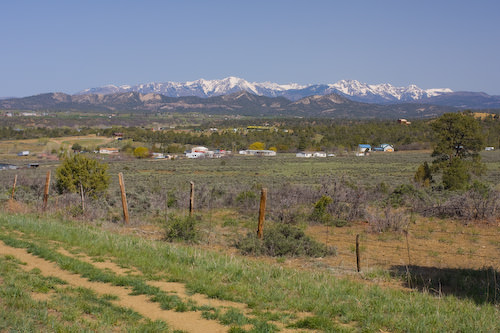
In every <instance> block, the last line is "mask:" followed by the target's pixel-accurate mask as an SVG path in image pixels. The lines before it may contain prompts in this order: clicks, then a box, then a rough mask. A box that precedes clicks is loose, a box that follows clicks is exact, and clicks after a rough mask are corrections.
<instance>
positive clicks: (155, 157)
mask: <svg viewBox="0 0 500 333" xmlns="http://www.w3.org/2000/svg"><path fill="white" fill-rule="evenodd" d="M151 157H152V158H154V159H157V160H159V159H163V158H165V154H163V153H151Z"/></svg>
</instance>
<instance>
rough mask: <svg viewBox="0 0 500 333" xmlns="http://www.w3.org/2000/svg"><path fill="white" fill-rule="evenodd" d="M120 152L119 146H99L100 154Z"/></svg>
mask: <svg viewBox="0 0 500 333" xmlns="http://www.w3.org/2000/svg"><path fill="white" fill-rule="evenodd" d="M118 153H119V150H118V148H99V154H107V155H113V154H118Z"/></svg>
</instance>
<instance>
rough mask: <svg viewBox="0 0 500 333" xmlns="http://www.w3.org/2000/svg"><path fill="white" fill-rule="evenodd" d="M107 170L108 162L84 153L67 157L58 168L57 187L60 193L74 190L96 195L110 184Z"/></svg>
mask: <svg viewBox="0 0 500 333" xmlns="http://www.w3.org/2000/svg"><path fill="white" fill-rule="evenodd" d="M107 170H108V165H107V164H103V163H100V162H99V161H97V160H94V159H91V158H88V157H86V156H84V155H82V154H78V155H73V156H71V157H67V158H65V159H64V160H63V162H62V164H61V166H59V167H58V168H57V170H56V188H57V190H58V191H59V193H63V192H73V193H79V194H81V195H82V196H85V195H89V196H93V197H96V196H97V195H98V194H100V193H103V192H105V191H106V190H107V188H108V186H109V175H108V172H107ZM82 190H83V193H82V192H81V191H82Z"/></svg>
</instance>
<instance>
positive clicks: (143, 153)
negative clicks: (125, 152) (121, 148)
mask: <svg viewBox="0 0 500 333" xmlns="http://www.w3.org/2000/svg"><path fill="white" fill-rule="evenodd" d="M134 156H135V157H137V158H146V157H148V156H149V149H148V148H146V147H137V148H135V149H134Z"/></svg>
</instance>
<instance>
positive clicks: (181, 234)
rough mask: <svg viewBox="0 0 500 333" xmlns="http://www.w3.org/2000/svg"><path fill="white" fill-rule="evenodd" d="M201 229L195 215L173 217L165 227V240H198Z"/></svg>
mask: <svg viewBox="0 0 500 333" xmlns="http://www.w3.org/2000/svg"><path fill="white" fill-rule="evenodd" d="M199 236H200V231H199V228H198V223H197V221H196V219H195V218H194V217H190V216H186V217H173V216H171V217H170V218H169V221H168V223H167V225H166V227H165V240H167V241H169V242H172V241H179V240H180V241H188V242H196V241H197V240H198V239H199Z"/></svg>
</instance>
